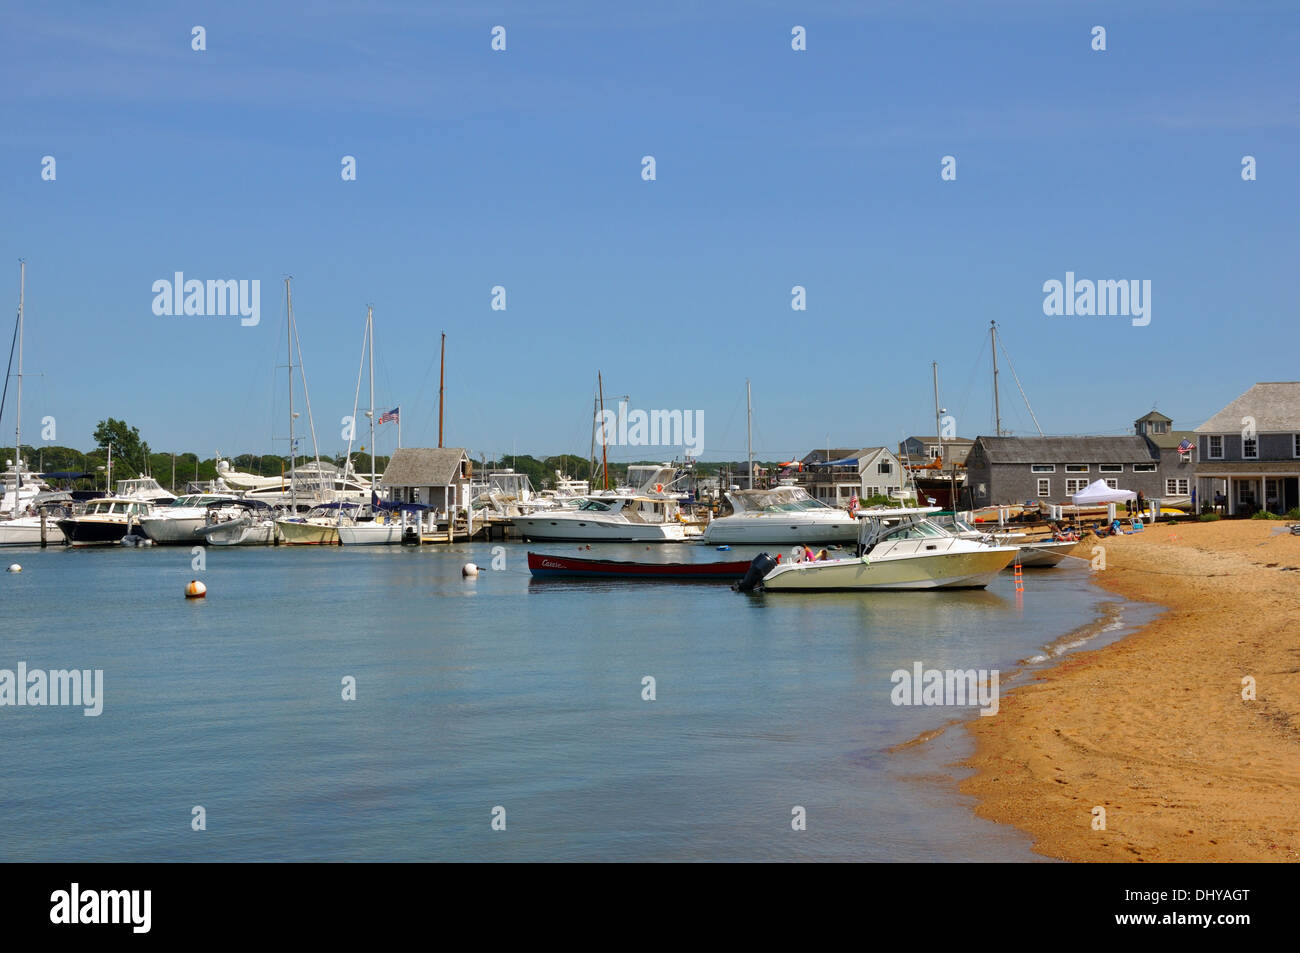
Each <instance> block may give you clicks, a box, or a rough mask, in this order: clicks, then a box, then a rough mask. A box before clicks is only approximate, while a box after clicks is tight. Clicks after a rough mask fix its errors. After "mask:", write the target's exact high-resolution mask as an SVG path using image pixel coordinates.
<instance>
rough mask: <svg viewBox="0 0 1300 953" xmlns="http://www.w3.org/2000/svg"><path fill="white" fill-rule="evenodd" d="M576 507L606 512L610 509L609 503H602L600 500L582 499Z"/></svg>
mask: <svg viewBox="0 0 1300 953" xmlns="http://www.w3.org/2000/svg"><path fill="white" fill-rule="evenodd" d="M578 509H580V510H591V511H595V512H598V513H607V512H609V510H610V505H609V504H608V503H602V502H601V501H600V500H583V501H582V503H580V504H579V505H578Z"/></svg>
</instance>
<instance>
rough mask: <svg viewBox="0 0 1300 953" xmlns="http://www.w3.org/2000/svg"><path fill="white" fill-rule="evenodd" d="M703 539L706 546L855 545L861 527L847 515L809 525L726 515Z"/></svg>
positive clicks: (712, 524) (705, 531)
mask: <svg viewBox="0 0 1300 953" xmlns="http://www.w3.org/2000/svg"><path fill="white" fill-rule="evenodd" d="M701 539H702V541H703V542H706V543H728V544H740V545H754V546H781V545H794V544H798V543H804V544H806V545H809V546H812V545H814V544H817V545H821V544H826V543H853V542H857V539H858V524H857V522H856V521H855V520H852V519H849V518H848V515H847V514H846V515H845V517H844V519H843V520H826V521H824V522H806V523H792V522H790V521H789V520H783V519H779V518H774V517H767V516H763V517H752V516H723V517H720V518H719V519H715V520H713V521H712V522H710V523H709V525H708V526H706V527H705V528H704V535H703V536H702V537H701Z"/></svg>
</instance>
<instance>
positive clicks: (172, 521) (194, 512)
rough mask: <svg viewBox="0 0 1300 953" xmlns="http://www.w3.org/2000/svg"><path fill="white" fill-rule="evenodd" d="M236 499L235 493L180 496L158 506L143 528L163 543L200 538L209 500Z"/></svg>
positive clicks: (154, 539) (141, 525) (143, 524)
mask: <svg viewBox="0 0 1300 953" xmlns="http://www.w3.org/2000/svg"><path fill="white" fill-rule="evenodd" d="M233 499H235V496H234V495H233V494H229V493H195V494H191V495H188V496H178V497H177V498H176V499H175V500H173V501H172V502H171V503H170V504H168V505H167V506H156V507H154V509H153V512H151V513H150V514H149V515H148V516H145V517H143V518H141V520H140V528H141V529H142V530H143V531H144V534H145V535H146V536H148V537H149V538H150V539H151V540H153V541H154V542H155V543H159V544H161V545H168V544H180V543H192V542H197V541H198V540H197V538H196V537H197V535H198V531H199V529H200V528H201V527H202V526H204V525H205V524H206V523H207V518H208V513H209V510H208V506H209V504H211V503H218V502H221V501H223V500H233Z"/></svg>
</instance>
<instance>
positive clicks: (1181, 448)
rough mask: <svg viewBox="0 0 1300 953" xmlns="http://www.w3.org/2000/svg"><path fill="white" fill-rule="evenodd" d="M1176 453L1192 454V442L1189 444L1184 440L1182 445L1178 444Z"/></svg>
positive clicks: (1188, 441)
mask: <svg viewBox="0 0 1300 953" xmlns="http://www.w3.org/2000/svg"><path fill="white" fill-rule="evenodd" d="M1178 452H1179V453H1191V452H1192V442H1191V441H1190V440H1184V441H1183V442H1182V443H1180V444H1179V445H1178Z"/></svg>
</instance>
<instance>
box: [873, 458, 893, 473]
mask: <svg viewBox="0 0 1300 953" xmlns="http://www.w3.org/2000/svg"><path fill="white" fill-rule="evenodd" d="M876 472H877V473H893V472H894V465H893V464H892V463H890V462H889V461H888V460H881V461H880V462H879V463H877V464H876Z"/></svg>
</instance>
